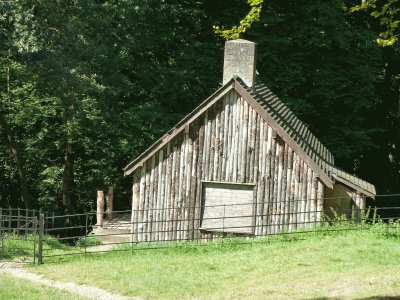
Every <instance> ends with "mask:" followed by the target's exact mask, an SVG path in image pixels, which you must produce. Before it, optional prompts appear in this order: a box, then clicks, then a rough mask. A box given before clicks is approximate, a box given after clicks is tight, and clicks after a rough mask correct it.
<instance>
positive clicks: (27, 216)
mask: <svg viewBox="0 0 400 300" xmlns="http://www.w3.org/2000/svg"><path fill="white" fill-rule="evenodd" d="M28 219H29V210H28V209H27V208H26V209H25V240H26V239H27V235H28ZM32 220H33V219H32ZM32 229H33V228H32Z"/></svg>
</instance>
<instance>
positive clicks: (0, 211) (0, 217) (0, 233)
mask: <svg viewBox="0 0 400 300" xmlns="http://www.w3.org/2000/svg"><path fill="white" fill-rule="evenodd" d="M0 240H1V255H0V257H3V256H4V241H3V209H2V208H0Z"/></svg>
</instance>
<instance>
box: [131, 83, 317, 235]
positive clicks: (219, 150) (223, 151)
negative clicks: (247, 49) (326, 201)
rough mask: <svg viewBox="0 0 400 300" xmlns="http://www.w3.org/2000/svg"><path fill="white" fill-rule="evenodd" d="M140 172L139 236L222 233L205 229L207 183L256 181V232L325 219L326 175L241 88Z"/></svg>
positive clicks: (136, 186)
mask: <svg viewBox="0 0 400 300" xmlns="http://www.w3.org/2000/svg"><path fill="white" fill-rule="evenodd" d="M133 178H134V180H133V181H134V182H133V199H132V209H133V214H132V221H133V223H134V225H133V233H134V234H133V236H134V239H135V240H136V241H166V240H186V239H193V238H196V239H197V238H203V239H212V238H213V237H214V236H216V235H219V234H220V233H216V232H207V231H202V230H199V228H200V225H201V217H202V216H201V213H202V210H201V206H202V182H204V181H215V182H229V183H253V184H254V205H255V206H254V230H253V234H254V235H267V234H275V233H278V232H280V231H283V230H292V229H294V228H296V227H298V226H308V225H309V224H314V223H317V222H319V221H320V219H321V211H322V209H323V200H322V197H323V194H324V185H323V183H322V182H321V181H320V180H319V178H318V176H317V175H316V174H315V173H314V172H313V171H312V170H311V169H310V168H309V167H308V166H307V165H306V163H305V162H304V161H303V160H302V159H301V158H300V157H299V156H298V155H297V154H296V153H295V152H294V151H293V150H292V149H291V148H290V147H289V146H288V145H287V144H285V143H284V141H283V140H282V139H281V138H280V137H279V136H277V135H276V133H275V132H274V131H273V130H272V128H271V127H270V126H269V125H268V124H267V123H266V122H265V121H264V119H262V118H261V117H260V116H259V115H258V114H257V113H256V111H255V110H254V109H253V108H252V107H250V105H249V104H248V103H247V102H246V101H245V100H244V99H243V98H241V97H240V96H239V94H238V93H237V92H236V91H234V90H231V91H230V92H228V93H227V94H226V95H225V96H224V97H222V98H221V99H220V100H218V101H217V102H216V103H215V104H214V105H213V106H211V107H210V108H209V109H208V110H207V111H206V112H205V113H203V114H202V115H201V116H200V117H199V118H197V119H196V120H195V121H194V122H192V123H191V124H189V125H188V126H187V127H186V128H185V130H183V131H182V132H181V133H180V134H178V135H177V136H176V137H175V138H173V139H172V140H170V141H169V142H168V143H167V144H166V145H165V146H164V147H163V148H161V149H160V150H159V151H158V152H156V153H155V154H154V155H153V156H152V157H150V158H149V159H148V160H146V161H145V162H144V163H143V165H142V166H141V167H139V168H137V169H136V170H135V171H134V173H133ZM303 199H305V200H303ZM311 199H313V200H311ZM299 200H302V201H299Z"/></svg>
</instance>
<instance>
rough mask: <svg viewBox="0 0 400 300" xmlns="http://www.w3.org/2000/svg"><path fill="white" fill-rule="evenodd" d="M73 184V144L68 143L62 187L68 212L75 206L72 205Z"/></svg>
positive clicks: (72, 210)
mask: <svg viewBox="0 0 400 300" xmlns="http://www.w3.org/2000/svg"><path fill="white" fill-rule="evenodd" d="M73 184H74V158H73V153H72V149H71V145H70V144H67V146H66V149H65V156H64V171H63V187H62V192H63V204H64V208H65V210H66V213H67V214H69V213H73V212H74V208H73V205H72V198H73V195H72V194H73V192H72V190H73Z"/></svg>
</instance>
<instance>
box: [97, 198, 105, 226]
mask: <svg viewBox="0 0 400 300" xmlns="http://www.w3.org/2000/svg"><path fill="white" fill-rule="evenodd" d="M103 214H104V192H103V191H97V223H96V225H98V226H100V227H103Z"/></svg>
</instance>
